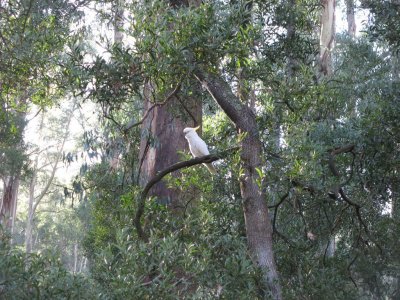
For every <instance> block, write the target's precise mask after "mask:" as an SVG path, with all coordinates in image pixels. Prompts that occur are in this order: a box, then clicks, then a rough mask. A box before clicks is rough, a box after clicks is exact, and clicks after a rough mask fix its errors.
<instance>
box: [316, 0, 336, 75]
mask: <svg viewBox="0 0 400 300" xmlns="http://www.w3.org/2000/svg"><path fill="white" fill-rule="evenodd" d="M321 4H322V7H323V9H322V13H321V34H320V73H321V74H322V75H325V76H326V75H329V74H331V73H332V57H331V51H332V49H333V45H334V41H335V6H336V3H335V0H321Z"/></svg>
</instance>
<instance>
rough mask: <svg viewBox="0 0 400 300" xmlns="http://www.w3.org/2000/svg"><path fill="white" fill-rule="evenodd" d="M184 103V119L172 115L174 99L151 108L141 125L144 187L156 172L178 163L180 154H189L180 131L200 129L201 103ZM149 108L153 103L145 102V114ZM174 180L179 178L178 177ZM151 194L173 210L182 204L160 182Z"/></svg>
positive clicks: (140, 167) (178, 104)
mask: <svg viewBox="0 0 400 300" xmlns="http://www.w3.org/2000/svg"><path fill="white" fill-rule="evenodd" d="M149 94H151V93H148V95H149ZM146 98H147V97H146ZM187 102H188V103H186V108H187V112H188V113H187V114H186V116H185V118H180V117H178V114H176V113H174V109H175V110H176V107H179V106H180V105H181V104H180V103H179V101H178V100H177V98H176V97H174V98H173V99H171V100H170V101H169V102H168V103H166V104H165V105H163V106H157V107H155V108H153V109H152V110H151V112H150V113H149V114H148V116H147V118H146V119H145V121H144V122H143V127H142V137H141V143H140V156H139V162H140V165H139V171H140V173H139V177H140V183H141V185H145V184H146V183H147V182H148V180H149V179H150V178H152V177H154V176H155V175H156V174H157V172H158V171H160V170H163V169H165V168H166V167H167V166H169V165H172V164H174V163H177V162H178V161H180V157H179V151H186V152H187V151H188V149H189V148H188V145H187V141H186V139H185V136H184V134H183V129H184V128H185V127H194V126H198V125H201V116H202V114H201V112H202V111H201V103H200V102H198V101H195V99H190V101H187ZM152 106H153V103H152V102H150V101H146V102H145V111H147V110H149V109H150V108H151V107H152ZM174 176H178V173H175V174H174ZM150 194H151V195H153V196H155V197H156V198H157V199H158V201H159V202H160V203H164V204H170V205H171V206H172V208H173V209H174V208H178V207H179V206H180V204H181V203H179V199H178V198H179V190H177V189H171V188H168V187H167V185H166V184H165V183H164V182H162V181H161V182H159V183H157V184H156V185H155V186H154V187H153V188H152V190H151V191H150Z"/></svg>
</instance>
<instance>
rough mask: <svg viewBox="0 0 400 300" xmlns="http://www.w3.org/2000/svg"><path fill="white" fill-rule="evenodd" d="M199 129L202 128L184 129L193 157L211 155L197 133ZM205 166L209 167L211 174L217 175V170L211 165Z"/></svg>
mask: <svg viewBox="0 0 400 300" xmlns="http://www.w3.org/2000/svg"><path fill="white" fill-rule="evenodd" d="M199 128H200V126H198V127H196V128H192V127H186V128H185V129H183V133H184V134H185V138H186V139H187V140H188V143H189V149H190V152H191V153H192V155H193V157H200V156H204V155H208V154H210V152H209V151H208V147H207V144H206V143H205V142H204V141H203V140H202V139H201V138H200V137H199V135H198V134H197V132H196V130H197V129H199ZM204 165H205V166H206V167H207V169H208V170H209V171H210V173H212V174H216V173H217V170H216V169H215V168H214V166H213V165H212V164H211V163H207V164H204Z"/></svg>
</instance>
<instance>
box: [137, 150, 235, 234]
mask: <svg viewBox="0 0 400 300" xmlns="http://www.w3.org/2000/svg"><path fill="white" fill-rule="evenodd" d="M238 148H239V147H233V148H229V149H227V150H225V151H222V152H220V153H216V154H209V155H205V156H201V157H195V158H193V159H190V160H186V161H181V162H178V163H176V164H173V165H170V166H169V167H167V168H165V169H164V170H162V171H160V172H158V173H157V175H156V176H154V177H153V178H151V179H150V180H149V181H148V182H147V184H146V186H145V187H144V189H143V191H142V193H141V195H140V198H139V202H138V204H137V211H136V216H135V219H134V220H133V223H134V225H135V227H136V230H137V233H138V236H139V238H140V239H142V240H145V241H146V240H147V237H146V235H145V233H144V231H143V228H142V224H141V222H140V220H141V218H142V215H143V213H144V209H145V205H146V198H147V194H148V193H149V191H150V189H151V188H152V187H153V185H155V184H156V183H157V182H159V181H160V180H161V179H163V178H164V177H165V176H166V175H168V174H169V173H172V172H174V171H177V170H180V169H184V168H188V167H191V166H195V165H199V164H202V163H211V162H213V161H216V160H219V159H221V158H223V157H225V156H226V155H227V154H228V153H229V152H231V151H232V150H237V149H238Z"/></svg>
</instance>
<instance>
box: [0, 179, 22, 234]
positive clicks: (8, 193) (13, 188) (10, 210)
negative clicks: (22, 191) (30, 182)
mask: <svg viewBox="0 0 400 300" xmlns="http://www.w3.org/2000/svg"><path fill="white" fill-rule="evenodd" d="M18 189H19V174H17V175H13V176H8V177H7V178H6V179H5V180H4V190H3V197H2V199H1V211H0V225H1V226H2V227H3V229H5V230H6V231H8V233H10V234H12V233H13V228H14V221H15V214H16V212H17V198H18Z"/></svg>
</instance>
